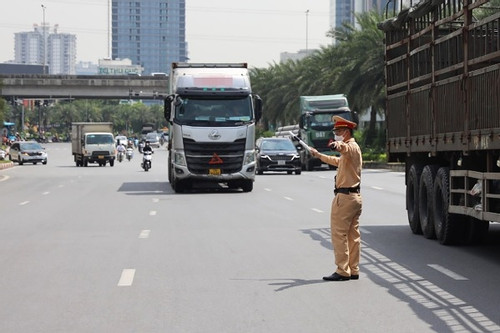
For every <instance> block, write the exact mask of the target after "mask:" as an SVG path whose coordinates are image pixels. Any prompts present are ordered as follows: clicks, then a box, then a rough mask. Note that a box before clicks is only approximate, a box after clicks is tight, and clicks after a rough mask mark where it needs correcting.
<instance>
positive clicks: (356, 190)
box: [333, 186, 360, 194]
mask: <svg viewBox="0 0 500 333" xmlns="http://www.w3.org/2000/svg"><path fill="white" fill-rule="evenodd" d="M359 191H360V188H359V186H356V187H339V188H336V189H334V190H333V193H335V194H337V193H342V194H349V193H359Z"/></svg>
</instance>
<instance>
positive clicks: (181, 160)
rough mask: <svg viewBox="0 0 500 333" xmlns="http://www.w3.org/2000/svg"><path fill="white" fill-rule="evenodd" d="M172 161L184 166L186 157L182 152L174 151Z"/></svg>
mask: <svg viewBox="0 0 500 333" xmlns="http://www.w3.org/2000/svg"><path fill="white" fill-rule="evenodd" d="M174 162H175V164H177V165H180V166H186V165H187V164H186V158H185V157H184V154H183V153H180V152H176V153H175V154H174Z"/></svg>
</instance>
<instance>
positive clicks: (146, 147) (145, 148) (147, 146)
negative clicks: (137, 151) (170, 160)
mask: <svg viewBox="0 0 500 333" xmlns="http://www.w3.org/2000/svg"><path fill="white" fill-rule="evenodd" d="M147 151H150V152H151V153H153V148H152V147H151V146H150V145H149V141H146V144H145V145H144V148H142V153H143V154H144V153H145V152H147Z"/></svg>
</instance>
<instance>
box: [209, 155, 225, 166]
mask: <svg viewBox="0 0 500 333" xmlns="http://www.w3.org/2000/svg"><path fill="white" fill-rule="evenodd" d="M222 163H224V161H223V160H222V159H221V158H220V157H219V155H217V154H216V153H214V154H213V155H212V159H211V160H210V161H208V164H222Z"/></svg>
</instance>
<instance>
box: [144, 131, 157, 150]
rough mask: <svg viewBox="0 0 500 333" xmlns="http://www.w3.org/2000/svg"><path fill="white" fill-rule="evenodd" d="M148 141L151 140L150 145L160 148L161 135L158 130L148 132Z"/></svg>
mask: <svg viewBox="0 0 500 333" xmlns="http://www.w3.org/2000/svg"><path fill="white" fill-rule="evenodd" d="M145 140H146V141H148V142H149V145H150V146H151V147H153V148H160V136H159V135H158V133H156V132H149V133H148V134H146V138H145Z"/></svg>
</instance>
